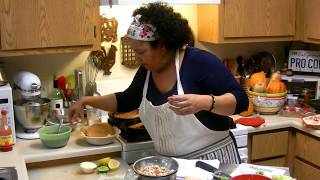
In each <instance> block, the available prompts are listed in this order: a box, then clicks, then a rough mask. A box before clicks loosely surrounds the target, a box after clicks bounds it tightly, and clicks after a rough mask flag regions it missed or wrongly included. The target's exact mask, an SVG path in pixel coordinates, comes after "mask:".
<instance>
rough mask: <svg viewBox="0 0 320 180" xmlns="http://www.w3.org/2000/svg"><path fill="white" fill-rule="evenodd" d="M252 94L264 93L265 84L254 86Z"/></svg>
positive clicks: (259, 83)
mask: <svg viewBox="0 0 320 180" xmlns="http://www.w3.org/2000/svg"><path fill="white" fill-rule="evenodd" d="M252 91H253V92H257V93H263V92H265V91H266V83H264V82H258V83H257V84H255V85H254V87H253V88H252Z"/></svg>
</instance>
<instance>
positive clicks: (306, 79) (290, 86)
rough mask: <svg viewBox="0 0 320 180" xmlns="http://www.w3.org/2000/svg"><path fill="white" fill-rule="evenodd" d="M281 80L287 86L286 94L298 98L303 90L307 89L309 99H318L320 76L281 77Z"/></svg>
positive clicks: (319, 97) (319, 94) (319, 96)
mask: <svg viewBox="0 0 320 180" xmlns="http://www.w3.org/2000/svg"><path fill="white" fill-rule="evenodd" d="M281 79H282V81H283V82H284V83H285V84H286V86H287V91H288V94H292V95H294V96H299V95H300V94H301V93H302V92H303V90H305V89H308V91H309V92H310V98H311V99H320V76H317V75H314V76H313V75H293V76H282V77H281Z"/></svg>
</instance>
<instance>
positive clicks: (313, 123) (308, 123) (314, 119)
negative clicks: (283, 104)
mask: <svg viewBox="0 0 320 180" xmlns="http://www.w3.org/2000/svg"><path fill="white" fill-rule="evenodd" d="M302 123H303V125H304V126H305V127H307V128H313V129H320V114H317V115H314V116H308V117H304V118H302Z"/></svg>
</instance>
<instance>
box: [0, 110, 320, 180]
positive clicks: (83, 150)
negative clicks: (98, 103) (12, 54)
mask: <svg viewBox="0 0 320 180" xmlns="http://www.w3.org/2000/svg"><path fill="white" fill-rule="evenodd" d="M231 117H232V118H233V119H234V120H236V119H238V118H240V117H241V116H238V115H235V116H231ZM262 117H263V118H264V119H265V123H264V124H262V125H261V126H260V127H257V128H254V127H248V132H249V133H254V132H261V131H267V130H275V129H281V128H288V127H293V128H296V129H299V130H302V131H304V132H306V133H309V134H311V135H313V136H316V137H320V130H314V129H310V128H305V127H303V125H302V120H301V119H300V118H292V117H280V116H278V115H262ZM120 151H122V146H121V143H120V142H118V141H117V140H116V141H115V142H114V143H113V144H109V145H104V146H92V145H89V144H87V142H86V141H85V140H84V139H83V138H82V137H81V136H80V132H79V130H77V129H76V130H75V131H73V132H72V134H71V137H70V140H69V142H68V144H67V145H66V146H65V147H63V148H58V149H48V148H46V147H45V146H44V145H43V144H42V143H41V141H40V139H36V140H22V139H17V143H16V144H15V145H14V147H13V151H10V152H0V167H10V166H15V167H16V169H17V171H18V177H19V180H28V179H29V177H28V173H30V175H29V176H30V179H31V180H32V179H33V178H32V177H34V176H33V175H34V174H44V173H45V172H55V173H53V174H54V175H53V176H55V177H60V178H59V179H61V178H62V176H65V175H66V173H67V172H72V173H73V174H72V173H71V175H70V176H72V175H76V173H77V168H76V166H78V164H66V165H61V166H58V167H54V166H53V167H47V168H40V169H38V170H36V169H35V170H34V169H32V170H29V172H28V171H27V168H26V164H27V163H34V162H46V161H50V160H56V159H65V158H74V157H79V156H87V155H95V154H102V153H108V152H110V153H111V152H120ZM122 164H125V165H126V163H122ZM123 168H126V167H123ZM41 170H43V172H41ZM44 176H45V175H44ZM86 177H90V175H84V176H83V179H86ZM46 179H47V178H46ZM69 179H73V178H69Z"/></svg>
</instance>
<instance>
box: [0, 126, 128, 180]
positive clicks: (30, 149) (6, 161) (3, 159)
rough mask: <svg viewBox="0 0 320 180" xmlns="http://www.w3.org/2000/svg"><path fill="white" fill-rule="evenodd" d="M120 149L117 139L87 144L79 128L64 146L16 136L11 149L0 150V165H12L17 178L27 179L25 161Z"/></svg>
mask: <svg viewBox="0 0 320 180" xmlns="http://www.w3.org/2000/svg"><path fill="white" fill-rule="evenodd" d="M120 151H122V145H121V143H120V142H119V141H118V140H115V141H114V142H113V143H112V144H108V145H103V146H93V145H89V144H88V143H87V142H86V141H85V140H84V139H83V138H82V137H81V135H80V131H79V128H77V129H75V130H74V131H73V132H71V136H70V140H69V141H68V144H67V145H66V146H65V147H62V148H57V149H48V148H46V147H45V146H44V145H43V144H42V143H41V140H40V139H35V140H24V139H18V138H17V142H16V144H15V145H14V146H13V150H12V151H10V152H0V167H10V166H14V167H16V170H17V172H18V178H19V180H28V179H29V178H28V173H27V168H26V164H27V163H33V162H42V161H43V162H45V161H50V160H57V159H65V158H73V157H79V156H87V155H95V154H102V153H109V152H110V153H111V152H120ZM123 164H125V163H123ZM41 169H42V168H41ZM62 172H63V171H62ZM30 179H31V178H30Z"/></svg>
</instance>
